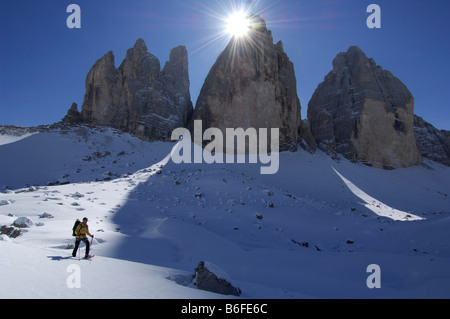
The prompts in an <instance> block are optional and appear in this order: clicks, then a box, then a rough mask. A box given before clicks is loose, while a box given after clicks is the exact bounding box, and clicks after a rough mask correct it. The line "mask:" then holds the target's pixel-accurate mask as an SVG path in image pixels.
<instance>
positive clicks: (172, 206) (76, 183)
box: [0, 127, 450, 298]
mask: <svg viewBox="0 0 450 319" xmlns="http://www.w3.org/2000/svg"><path fill="white" fill-rule="evenodd" d="M3 138H4V139H5V140H7V139H9V141H11V139H10V138H9V137H7V136H4V137H3ZM173 147H174V144H171V143H148V142H142V141H140V140H138V139H136V138H134V137H132V136H130V135H128V134H124V133H119V132H117V131H115V130H111V129H89V128H86V127H78V128H73V129H68V128H65V129H53V130H44V131H41V132H40V133H37V134H34V135H30V136H27V137H26V138H23V139H20V140H17V141H16V142H12V143H8V144H4V145H0V154H1V156H0V190H5V191H4V192H3V193H0V203H1V205H0V227H1V226H2V225H6V226H10V225H11V224H12V223H13V222H14V220H15V219H16V218H17V217H22V216H26V217H28V218H30V219H31V220H32V221H33V223H34V224H33V226H31V227H30V228H27V229H25V231H26V232H24V233H23V234H22V235H21V236H19V237H17V238H15V239H11V238H9V237H6V236H5V235H2V237H1V238H2V239H3V241H0V276H1V277H2V278H1V281H2V290H1V292H0V297H2V298H11V297H13V298H15V297H37V298H61V297H63V298H71V297H73V296H76V295H77V294H80V293H83V294H85V293H87V292H88V294H89V297H93V298H220V297H223V296H220V295H216V294H212V293H207V292H203V291H199V290H197V289H195V287H192V285H189V276H190V275H191V274H193V272H194V268H195V267H196V266H197V264H198V263H199V262H200V261H209V262H212V263H213V264H215V265H218V266H219V267H220V268H222V269H224V270H225V271H226V272H227V273H228V275H229V276H230V277H231V278H232V280H233V282H234V283H236V284H237V285H238V286H239V287H240V289H241V290H242V298H416V297H418V298H449V297H450V288H449V287H450V235H449V234H450V232H449V229H450V217H449V213H450V210H449V207H450V205H449V204H450V199H449V198H448V195H449V194H450V183H449V180H450V170H449V169H448V168H446V167H444V166H441V165H438V164H435V163H433V162H426V165H422V166H420V167H414V168H408V169H399V170H393V171H384V170H379V169H374V168H370V167H367V166H365V165H362V164H361V165H360V164H354V163H349V162H347V161H345V160H341V161H340V162H336V161H333V160H332V159H330V158H329V157H328V156H327V155H325V154H323V153H321V152H317V153H316V154H314V155H311V154H309V153H306V152H303V151H299V152H297V153H282V154H280V170H279V172H278V173H277V174H276V175H260V174H259V172H260V171H259V170H260V165H259V164H213V165H208V164H180V165H177V164H175V163H173V162H172V161H171V160H170V158H169V157H168V154H169V153H170V150H171V149H172V148H173ZM44 213H47V214H50V215H51V216H52V217H53V218H41V217H45V215H43V214H44ZM84 216H87V217H88V218H89V225H90V230H91V232H92V233H93V234H94V235H95V239H94V245H93V247H92V253H93V254H95V255H96V257H95V258H94V260H93V261H92V262H91V261H84V260H81V261H80V260H78V259H73V258H71V257H70V255H71V252H72V251H71V250H70V249H67V247H68V245H71V244H73V238H72V237H71V232H72V226H73V223H74V221H75V220H76V219H77V218H82V217H84ZM81 251H82V253H83V252H84V248H82V249H81ZM73 264H75V265H79V266H80V267H81V282H82V285H81V288H80V289H70V288H68V286H67V279H68V277H69V276H70V274H71V273H70V272H68V271H67V267H70V265H73ZM371 264H377V265H379V266H380V269H381V277H380V279H381V288H380V289H369V288H368V287H367V285H366V280H367V278H368V277H369V275H370V273H368V272H367V267H368V266H369V265H371ZM3 283H5V284H3ZM4 288H6V289H4Z"/></svg>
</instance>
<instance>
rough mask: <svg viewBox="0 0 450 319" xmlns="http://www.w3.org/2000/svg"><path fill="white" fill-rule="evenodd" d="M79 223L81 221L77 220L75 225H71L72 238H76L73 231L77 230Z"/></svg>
mask: <svg viewBox="0 0 450 319" xmlns="http://www.w3.org/2000/svg"><path fill="white" fill-rule="evenodd" d="M80 223H81V221H80V220H79V219H77V221H76V222H75V224H74V225H73V228H72V236H74V237H76V236H77V234H75V230H76V229H77V227H78V225H79V224H80Z"/></svg>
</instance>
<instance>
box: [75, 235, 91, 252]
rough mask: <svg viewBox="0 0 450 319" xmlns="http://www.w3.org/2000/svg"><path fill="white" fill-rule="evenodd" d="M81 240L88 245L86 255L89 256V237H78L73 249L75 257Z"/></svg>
mask: <svg viewBox="0 0 450 319" xmlns="http://www.w3.org/2000/svg"><path fill="white" fill-rule="evenodd" d="M81 241H83V243H84V244H85V245H86V255H85V257H87V256H89V248H90V245H89V240H88V239H87V237H84V238H77V239H76V240H75V248H74V249H73V253H72V256H73V257H75V256H76V255H77V250H78V247H79V246H80V242H81Z"/></svg>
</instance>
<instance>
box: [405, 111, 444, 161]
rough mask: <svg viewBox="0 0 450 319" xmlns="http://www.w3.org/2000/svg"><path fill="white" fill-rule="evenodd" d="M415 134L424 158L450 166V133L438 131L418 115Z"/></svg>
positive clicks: (415, 122) (415, 121)
mask: <svg viewBox="0 0 450 319" xmlns="http://www.w3.org/2000/svg"><path fill="white" fill-rule="evenodd" d="M414 132H415V134H416V138H417V144H418V145H419V150H420V153H421V154H422V156H423V157H426V158H428V159H430V160H433V161H435V162H438V163H441V164H444V165H447V166H450V131H446V130H438V129H437V128H435V127H434V126H433V125H431V124H430V123H427V122H425V121H424V120H423V119H422V118H421V117H419V116H417V115H416V116H415V117H414Z"/></svg>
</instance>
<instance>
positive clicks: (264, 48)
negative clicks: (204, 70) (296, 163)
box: [191, 16, 301, 151]
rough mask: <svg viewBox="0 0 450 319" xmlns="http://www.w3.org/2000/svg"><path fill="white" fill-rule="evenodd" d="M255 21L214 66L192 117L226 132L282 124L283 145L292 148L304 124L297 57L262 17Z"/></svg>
mask: <svg viewBox="0 0 450 319" xmlns="http://www.w3.org/2000/svg"><path fill="white" fill-rule="evenodd" d="M250 21H251V30H249V33H248V34H247V35H246V36H244V37H241V38H237V37H234V38H232V39H231V41H230V43H229V44H228V46H227V47H226V48H225V50H224V51H223V52H222V53H221V54H220V56H219V57H218V59H217V61H216V62H215V64H214V65H213V67H212V68H211V70H210V72H209V74H208V76H207V78H206V80H205V82H204V85H203V87H202V90H201V92H200V95H199V97H198V100H197V103H196V107H195V110H194V115H193V119H192V120H193V121H194V120H202V124H203V130H206V129H208V128H211V127H215V128H219V129H220V130H221V131H222V132H223V133H224V135H225V131H226V128H243V129H244V130H246V129H248V128H255V129H256V130H258V129H259V128H267V129H268V131H269V132H270V129H272V128H279V129H280V131H279V134H280V150H282V151H284V150H293V149H295V148H296V147H297V143H298V140H299V138H298V135H299V128H300V127H301V114H300V108H301V106H300V101H299V99H298V96H297V81H296V78H295V73H294V67H293V63H292V62H291V61H290V60H289V58H288V56H287V55H286V53H285V52H284V50H283V44H282V43H281V41H280V42H278V43H277V44H274V43H273V37H272V33H271V31H269V30H267V27H266V23H265V21H264V20H263V19H262V18H261V17H259V16H251V17H250ZM193 121H192V122H191V124H192V123H193ZM191 128H192V125H191ZM231 151H234V150H231Z"/></svg>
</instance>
